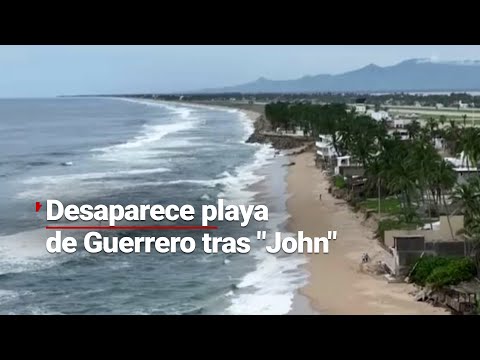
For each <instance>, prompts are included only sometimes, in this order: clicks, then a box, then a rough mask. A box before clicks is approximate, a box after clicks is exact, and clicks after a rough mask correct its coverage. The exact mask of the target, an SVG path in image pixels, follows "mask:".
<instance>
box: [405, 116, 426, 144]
mask: <svg viewBox="0 0 480 360" xmlns="http://www.w3.org/2000/svg"><path fill="white" fill-rule="evenodd" d="M421 128H422V127H421V125H420V123H419V122H418V121H417V120H413V121H412V122H411V123H410V124H407V125H405V129H406V130H407V131H408V137H409V138H410V139H414V138H415V137H417V136H418V134H419V133H420V130H421Z"/></svg>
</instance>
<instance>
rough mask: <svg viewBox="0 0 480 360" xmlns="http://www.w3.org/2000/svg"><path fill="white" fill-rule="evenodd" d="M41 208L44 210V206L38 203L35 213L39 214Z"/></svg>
mask: <svg viewBox="0 0 480 360" xmlns="http://www.w3.org/2000/svg"><path fill="white" fill-rule="evenodd" d="M41 208H42V204H40V203H39V202H38V201H37V203H36V204H35V211H36V212H39V211H40V209H41Z"/></svg>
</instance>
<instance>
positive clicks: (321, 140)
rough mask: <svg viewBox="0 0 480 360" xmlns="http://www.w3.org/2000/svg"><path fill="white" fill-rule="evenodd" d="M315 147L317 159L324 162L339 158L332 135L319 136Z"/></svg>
mask: <svg viewBox="0 0 480 360" xmlns="http://www.w3.org/2000/svg"><path fill="white" fill-rule="evenodd" d="M315 146H316V149H317V157H320V158H321V159H323V160H330V159H331V158H332V157H335V156H337V152H336V151H335V148H334V147H333V139H332V136H331V135H319V136H318V140H317V142H316V143H315Z"/></svg>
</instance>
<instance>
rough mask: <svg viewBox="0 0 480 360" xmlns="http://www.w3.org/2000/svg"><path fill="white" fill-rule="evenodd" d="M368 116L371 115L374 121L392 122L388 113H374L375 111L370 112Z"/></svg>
mask: <svg viewBox="0 0 480 360" xmlns="http://www.w3.org/2000/svg"><path fill="white" fill-rule="evenodd" d="M367 115H369V116H370V117H371V118H372V119H374V120H376V121H382V120H387V121H388V120H390V119H391V118H390V115H389V114H388V112H386V111H374V110H368V111H367Z"/></svg>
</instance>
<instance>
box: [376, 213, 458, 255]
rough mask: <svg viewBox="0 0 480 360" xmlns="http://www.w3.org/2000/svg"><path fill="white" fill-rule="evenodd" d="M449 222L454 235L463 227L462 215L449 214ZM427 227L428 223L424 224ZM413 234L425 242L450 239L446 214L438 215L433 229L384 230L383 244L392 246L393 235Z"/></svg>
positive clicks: (393, 243) (393, 242)
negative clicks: (438, 218) (438, 219)
mask: <svg viewBox="0 0 480 360" xmlns="http://www.w3.org/2000/svg"><path fill="white" fill-rule="evenodd" d="M450 224H451V226H452V231H453V234H454V237H455V238H456V235H455V234H456V233H457V232H458V231H460V230H462V229H463V215H456V216H450ZM425 227H428V224H427V225H426V226H425ZM402 236H404V237H406V236H415V237H423V238H425V241H426V242H439V241H443V242H445V241H452V234H451V233H450V226H449V225H448V219H447V217H446V216H441V217H440V222H439V223H437V224H436V226H435V225H434V227H433V230H430V229H418V230H388V231H385V234H384V239H385V246H387V247H389V248H393V247H394V246H395V241H394V238H395V237H402Z"/></svg>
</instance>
